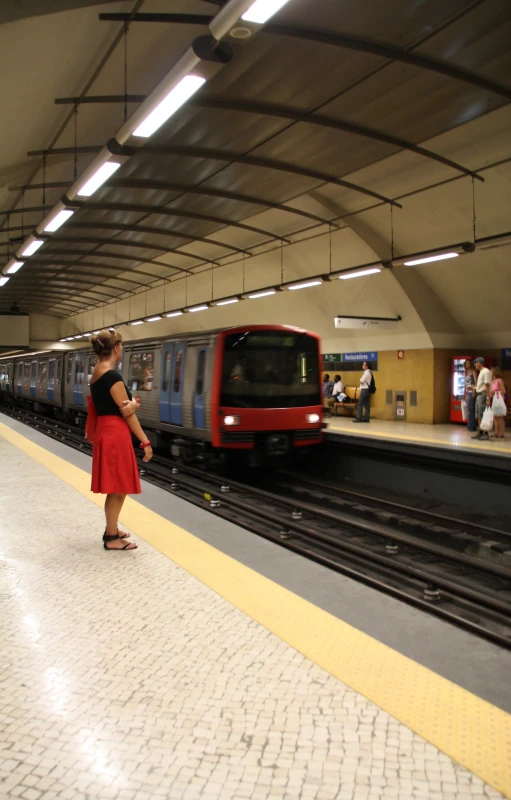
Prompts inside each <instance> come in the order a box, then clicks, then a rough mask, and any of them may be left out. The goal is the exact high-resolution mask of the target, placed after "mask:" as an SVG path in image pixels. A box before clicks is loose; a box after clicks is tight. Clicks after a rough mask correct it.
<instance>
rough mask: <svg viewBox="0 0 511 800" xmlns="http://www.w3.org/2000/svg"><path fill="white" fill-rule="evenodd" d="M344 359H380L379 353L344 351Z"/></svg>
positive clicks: (357, 360)
mask: <svg viewBox="0 0 511 800" xmlns="http://www.w3.org/2000/svg"><path fill="white" fill-rule="evenodd" d="M342 361H356V362H359V361H360V363H362V361H378V353H343V354H342Z"/></svg>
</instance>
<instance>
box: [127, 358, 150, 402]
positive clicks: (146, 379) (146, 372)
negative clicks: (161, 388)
mask: <svg viewBox="0 0 511 800" xmlns="http://www.w3.org/2000/svg"><path fill="white" fill-rule="evenodd" d="M153 356H154V352H153V351H152V350H151V351H150V352H147V353H131V355H130V365H129V374H128V389H131V391H133V392H150V391H151V390H152V388H153V377H154V364H153Z"/></svg>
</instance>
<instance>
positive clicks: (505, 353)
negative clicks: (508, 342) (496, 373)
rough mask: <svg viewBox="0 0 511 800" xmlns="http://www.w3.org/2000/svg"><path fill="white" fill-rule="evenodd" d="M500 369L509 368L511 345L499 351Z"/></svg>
mask: <svg viewBox="0 0 511 800" xmlns="http://www.w3.org/2000/svg"><path fill="white" fill-rule="evenodd" d="M500 360H501V362H502V369H511V347H503V348H502V350H501V351H500Z"/></svg>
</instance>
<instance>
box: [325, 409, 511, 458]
mask: <svg viewBox="0 0 511 800" xmlns="http://www.w3.org/2000/svg"><path fill="white" fill-rule="evenodd" d="M327 423H328V428H327V431H328V432H330V433H348V434H349V435H350V436H369V437H373V438H377V439H390V440H394V439H395V440H396V441H403V442H410V443H414V442H415V443H417V444H421V445H432V446H441V447H452V448H455V449H457V450H459V449H461V450H471V451H474V452H481V453H495V454H496V455H499V456H504V457H506V456H511V430H510V429H509V428H506V438H505V439H490V440H486V441H485V440H484V439H483V440H474V439H472V436H474V434H473V433H470V431H467V428H466V426H465V425H421V424H419V423H416V422H398V421H397V420H396V421H392V420H383V419H372V420H371V422H370V423H369V424H368V425H367V424H356V423H355V424H354V423H353V418H352V417H347V416H339V417H329V418H328V419H327Z"/></svg>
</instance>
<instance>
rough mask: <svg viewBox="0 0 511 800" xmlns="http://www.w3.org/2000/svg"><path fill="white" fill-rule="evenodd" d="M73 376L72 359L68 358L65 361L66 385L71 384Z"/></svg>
mask: <svg viewBox="0 0 511 800" xmlns="http://www.w3.org/2000/svg"><path fill="white" fill-rule="evenodd" d="M72 375H73V358H72V356H69V358H68V360H67V376H66V383H71V377H72Z"/></svg>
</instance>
